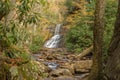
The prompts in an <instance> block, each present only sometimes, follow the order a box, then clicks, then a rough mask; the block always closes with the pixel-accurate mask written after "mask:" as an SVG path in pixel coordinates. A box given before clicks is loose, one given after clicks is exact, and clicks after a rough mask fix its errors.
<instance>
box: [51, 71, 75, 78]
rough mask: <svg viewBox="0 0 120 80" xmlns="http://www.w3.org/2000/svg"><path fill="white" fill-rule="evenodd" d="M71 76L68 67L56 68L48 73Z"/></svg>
mask: <svg viewBox="0 0 120 80" xmlns="http://www.w3.org/2000/svg"><path fill="white" fill-rule="evenodd" d="M63 75H64V76H73V75H72V73H71V72H70V71H69V70H68V69H56V70H53V71H52V72H51V73H50V76H53V77H59V76H63Z"/></svg>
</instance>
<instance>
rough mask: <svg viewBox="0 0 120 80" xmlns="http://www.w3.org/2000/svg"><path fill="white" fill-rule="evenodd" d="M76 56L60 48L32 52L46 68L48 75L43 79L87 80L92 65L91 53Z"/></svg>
mask: <svg viewBox="0 0 120 80" xmlns="http://www.w3.org/2000/svg"><path fill="white" fill-rule="evenodd" d="M77 56H78V54H75V53H74V54H72V53H70V52H66V50H65V49H62V48H58V49H46V48H44V49H41V50H40V51H38V52H37V53H34V54H33V57H34V59H35V60H36V61H38V62H42V63H43V64H44V65H45V66H46V68H47V70H46V73H48V76H47V77H45V78H44V79H43V80H87V77H88V75H89V72H90V70H91V66H92V60H91V55H90V56H89V55H88V56H85V57H82V58H79V57H77Z"/></svg>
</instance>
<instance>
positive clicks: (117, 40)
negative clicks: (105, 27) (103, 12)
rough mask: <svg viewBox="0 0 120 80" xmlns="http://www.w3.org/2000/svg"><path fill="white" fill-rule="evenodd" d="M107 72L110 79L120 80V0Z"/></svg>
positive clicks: (109, 51)
mask: <svg viewBox="0 0 120 80" xmlns="http://www.w3.org/2000/svg"><path fill="white" fill-rule="evenodd" d="M105 74H106V77H107V78H108V80H120V0H119V5H118V12H117V17H116V22H115V28H114V33H113V37H112V40H111V44H110V47H109V50H108V61H107V64H106V68H105Z"/></svg>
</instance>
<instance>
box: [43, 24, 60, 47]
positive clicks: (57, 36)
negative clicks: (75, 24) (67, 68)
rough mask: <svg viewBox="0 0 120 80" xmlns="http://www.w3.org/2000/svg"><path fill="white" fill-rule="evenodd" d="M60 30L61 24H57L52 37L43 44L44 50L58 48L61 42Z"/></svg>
mask: <svg viewBox="0 0 120 80" xmlns="http://www.w3.org/2000/svg"><path fill="white" fill-rule="evenodd" d="M60 28H61V24H57V25H56V28H55V33H54V36H53V37H52V38H50V39H49V40H48V41H47V42H46V43H45V44H44V47H46V48H58V47H59V43H60V40H61V35H60Z"/></svg>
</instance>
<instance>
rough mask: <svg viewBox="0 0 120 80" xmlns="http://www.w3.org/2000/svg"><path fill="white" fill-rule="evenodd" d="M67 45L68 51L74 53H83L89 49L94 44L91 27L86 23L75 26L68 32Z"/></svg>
mask: <svg viewBox="0 0 120 80" xmlns="http://www.w3.org/2000/svg"><path fill="white" fill-rule="evenodd" d="M81 22H82V20H81ZM65 43H66V47H67V48H68V50H69V51H73V52H81V51H82V50H83V49H85V48H87V47H89V46H90V45H91V44H92V30H91V26H89V25H88V24H85V23H79V24H77V25H75V26H74V27H73V28H71V29H70V31H69V32H68V34H67V36H66V41H65Z"/></svg>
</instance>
